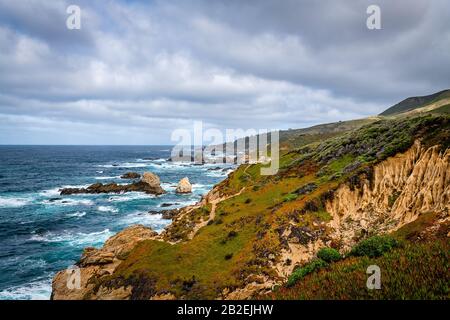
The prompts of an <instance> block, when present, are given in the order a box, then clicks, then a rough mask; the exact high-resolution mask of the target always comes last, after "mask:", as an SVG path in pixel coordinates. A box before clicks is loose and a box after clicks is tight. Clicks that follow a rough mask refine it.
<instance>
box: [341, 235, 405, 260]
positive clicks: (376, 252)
mask: <svg viewBox="0 0 450 320" xmlns="http://www.w3.org/2000/svg"><path fill="white" fill-rule="evenodd" d="M398 246H399V243H398V241H397V240H395V239H394V238H392V237H390V236H373V237H370V238H368V239H366V240H363V241H361V242H360V243H358V244H357V245H356V246H354V247H353V249H352V250H351V251H350V255H352V256H357V257H361V256H367V257H369V258H375V257H379V256H382V255H383V254H384V253H385V252H389V251H390V250H391V249H393V248H395V247H398Z"/></svg>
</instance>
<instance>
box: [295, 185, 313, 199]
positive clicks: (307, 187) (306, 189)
mask: <svg viewBox="0 0 450 320" xmlns="http://www.w3.org/2000/svg"><path fill="white" fill-rule="evenodd" d="M316 189H317V184H315V183H314V182H311V183H308V184H305V185H304V186H301V187H300V188H298V189H297V190H295V191H294V193H296V194H298V195H299V196H301V195H304V194H308V193H311V192H313V191H314V190H316Z"/></svg>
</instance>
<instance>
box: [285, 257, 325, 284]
mask: <svg viewBox="0 0 450 320" xmlns="http://www.w3.org/2000/svg"><path fill="white" fill-rule="evenodd" d="M326 266H328V263H326V262H325V261H323V260H322V259H314V260H312V261H311V262H309V263H307V264H306V265H304V266H303V267H301V268H298V269H296V270H294V272H292V274H291V275H290V276H289V279H288V281H287V283H286V286H288V287H292V286H293V285H294V284H296V283H297V281H299V280H301V279H302V278H304V277H305V276H306V275H308V274H310V273H312V272H314V271H316V270H319V269H321V268H324V267H326Z"/></svg>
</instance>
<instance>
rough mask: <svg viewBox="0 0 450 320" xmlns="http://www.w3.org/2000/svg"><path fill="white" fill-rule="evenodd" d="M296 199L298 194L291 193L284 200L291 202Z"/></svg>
mask: <svg viewBox="0 0 450 320" xmlns="http://www.w3.org/2000/svg"><path fill="white" fill-rule="evenodd" d="M295 199H297V195H296V194H294V193H289V194H288V195H286V196H285V197H284V199H283V201H284V202H289V201H294V200H295Z"/></svg>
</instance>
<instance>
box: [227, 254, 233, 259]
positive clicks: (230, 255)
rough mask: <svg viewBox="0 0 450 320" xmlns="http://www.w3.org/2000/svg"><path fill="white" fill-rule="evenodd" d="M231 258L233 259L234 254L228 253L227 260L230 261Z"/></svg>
mask: <svg viewBox="0 0 450 320" xmlns="http://www.w3.org/2000/svg"><path fill="white" fill-rule="evenodd" d="M231 258H233V254H232V253H228V254H226V255H225V260H230V259H231Z"/></svg>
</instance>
